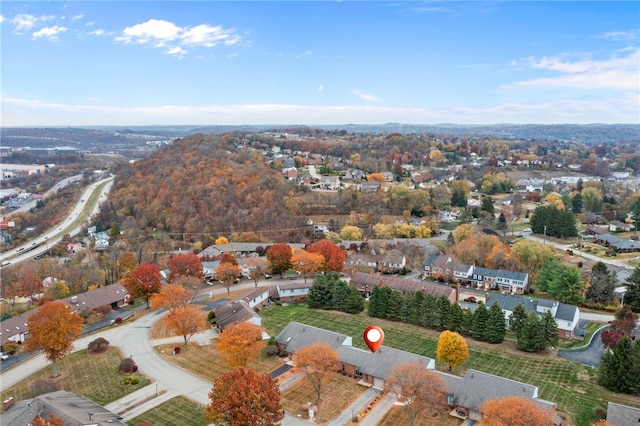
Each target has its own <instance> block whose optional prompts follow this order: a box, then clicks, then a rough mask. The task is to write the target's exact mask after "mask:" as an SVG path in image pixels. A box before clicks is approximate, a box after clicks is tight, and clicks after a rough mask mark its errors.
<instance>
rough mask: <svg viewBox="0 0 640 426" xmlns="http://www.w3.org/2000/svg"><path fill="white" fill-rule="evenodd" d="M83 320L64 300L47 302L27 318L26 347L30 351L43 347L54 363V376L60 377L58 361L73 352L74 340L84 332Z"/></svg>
mask: <svg viewBox="0 0 640 426" xmlns="http://www.w3.org/2000/svg"><path fill="white" fill-rule="evenodd" d="M82 322H83V321H82V318H81V317H80V316H79V315H77V314H76V313H74V312H71V308H69V307H68V306H67V305H66V304H65V303H64V302H46V303H45V304H44V305H42V306H41V307H40V309H38V310H37V311H36V312H35V313H33V314H31V315H29V318H28V319H27V329H28V330H29V339H27V341H26V342H25V347H26V348H27V350H28V351H36V350H40V349H42V351H43V352H44V355H45V357H46V358H47V359H48V360H49V361H51V362H52V363H53V377H58V365H57V364H56V361H58V360H59V359H62V358H64V357H65V356H66V355H67V354H68V353H69V352H71V349H73V340H74V339H75V338H76V337H78V336H79V335H80V333H81V332H82Z"/></svg>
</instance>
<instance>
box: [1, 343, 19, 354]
mask: <svg viewBox="0 0 640 426" xmlns="http://www.w3.org/2000/svg"><path fill="white" fill-rule="evenodd" d="M19 348H20V345H18V344H17V343H16V342H6V343H5V344H4V345H2V349H4V352H5V353H7V354H9V355H14V354H15V353H16V352H18V349H19Z"/></svg>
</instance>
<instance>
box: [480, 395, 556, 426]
mask: <svg viewBox="0 0 640 426" xmlns="http://www.w3.org/2000/svg"><path fill="white" fill-rule="evenodd" d="M480 412H481V413H482V420H481V423H482V424H483V425H491V426H514V425H527V426H553V424H554V423H553V412H551V411H550V410H545V409H544V408H541V407H540V406H539V405H538V404H537V403H536V402H534V401H533V400H531V399H528V398H524V397H519V396H508V397H506V398H502V399H491V400H489V401H486V402H485V403H484V404H482V405H481V406H480Z"/></svg>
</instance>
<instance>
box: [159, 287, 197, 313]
mask: <svg viewBox="0 0 640 426" xmlns="http://www.w3.org/2000/svg"><path fill="white" fill-rule="evenodd" d="M189 303H191V294H190V293H189V292H188V291H187V290H186V289H185V288H184V287H183V286H182V285H180V284H167V285H164V286H162V288H161V289H160V291H159V292H158V293H156V294H153V295H152V296H151V307H152V308H153V309H158V308H163V309H166V310H168V311H169V313H171V314H173V313H175V312H176V309H178V308H180V307H182V306H187V305H188V304H189Z"/></svg>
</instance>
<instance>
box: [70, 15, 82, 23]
mask: <svg viewBox="0 0 640 426" xmlns="http://www.w3.org/2000/svg"><path fill="white" fill-rule="evenodd" d="M82 18H84V15H75V16H72V17H71V18H69V19H70V20H71V22H73V21H77V20H79V19H82Z"/></svg>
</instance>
